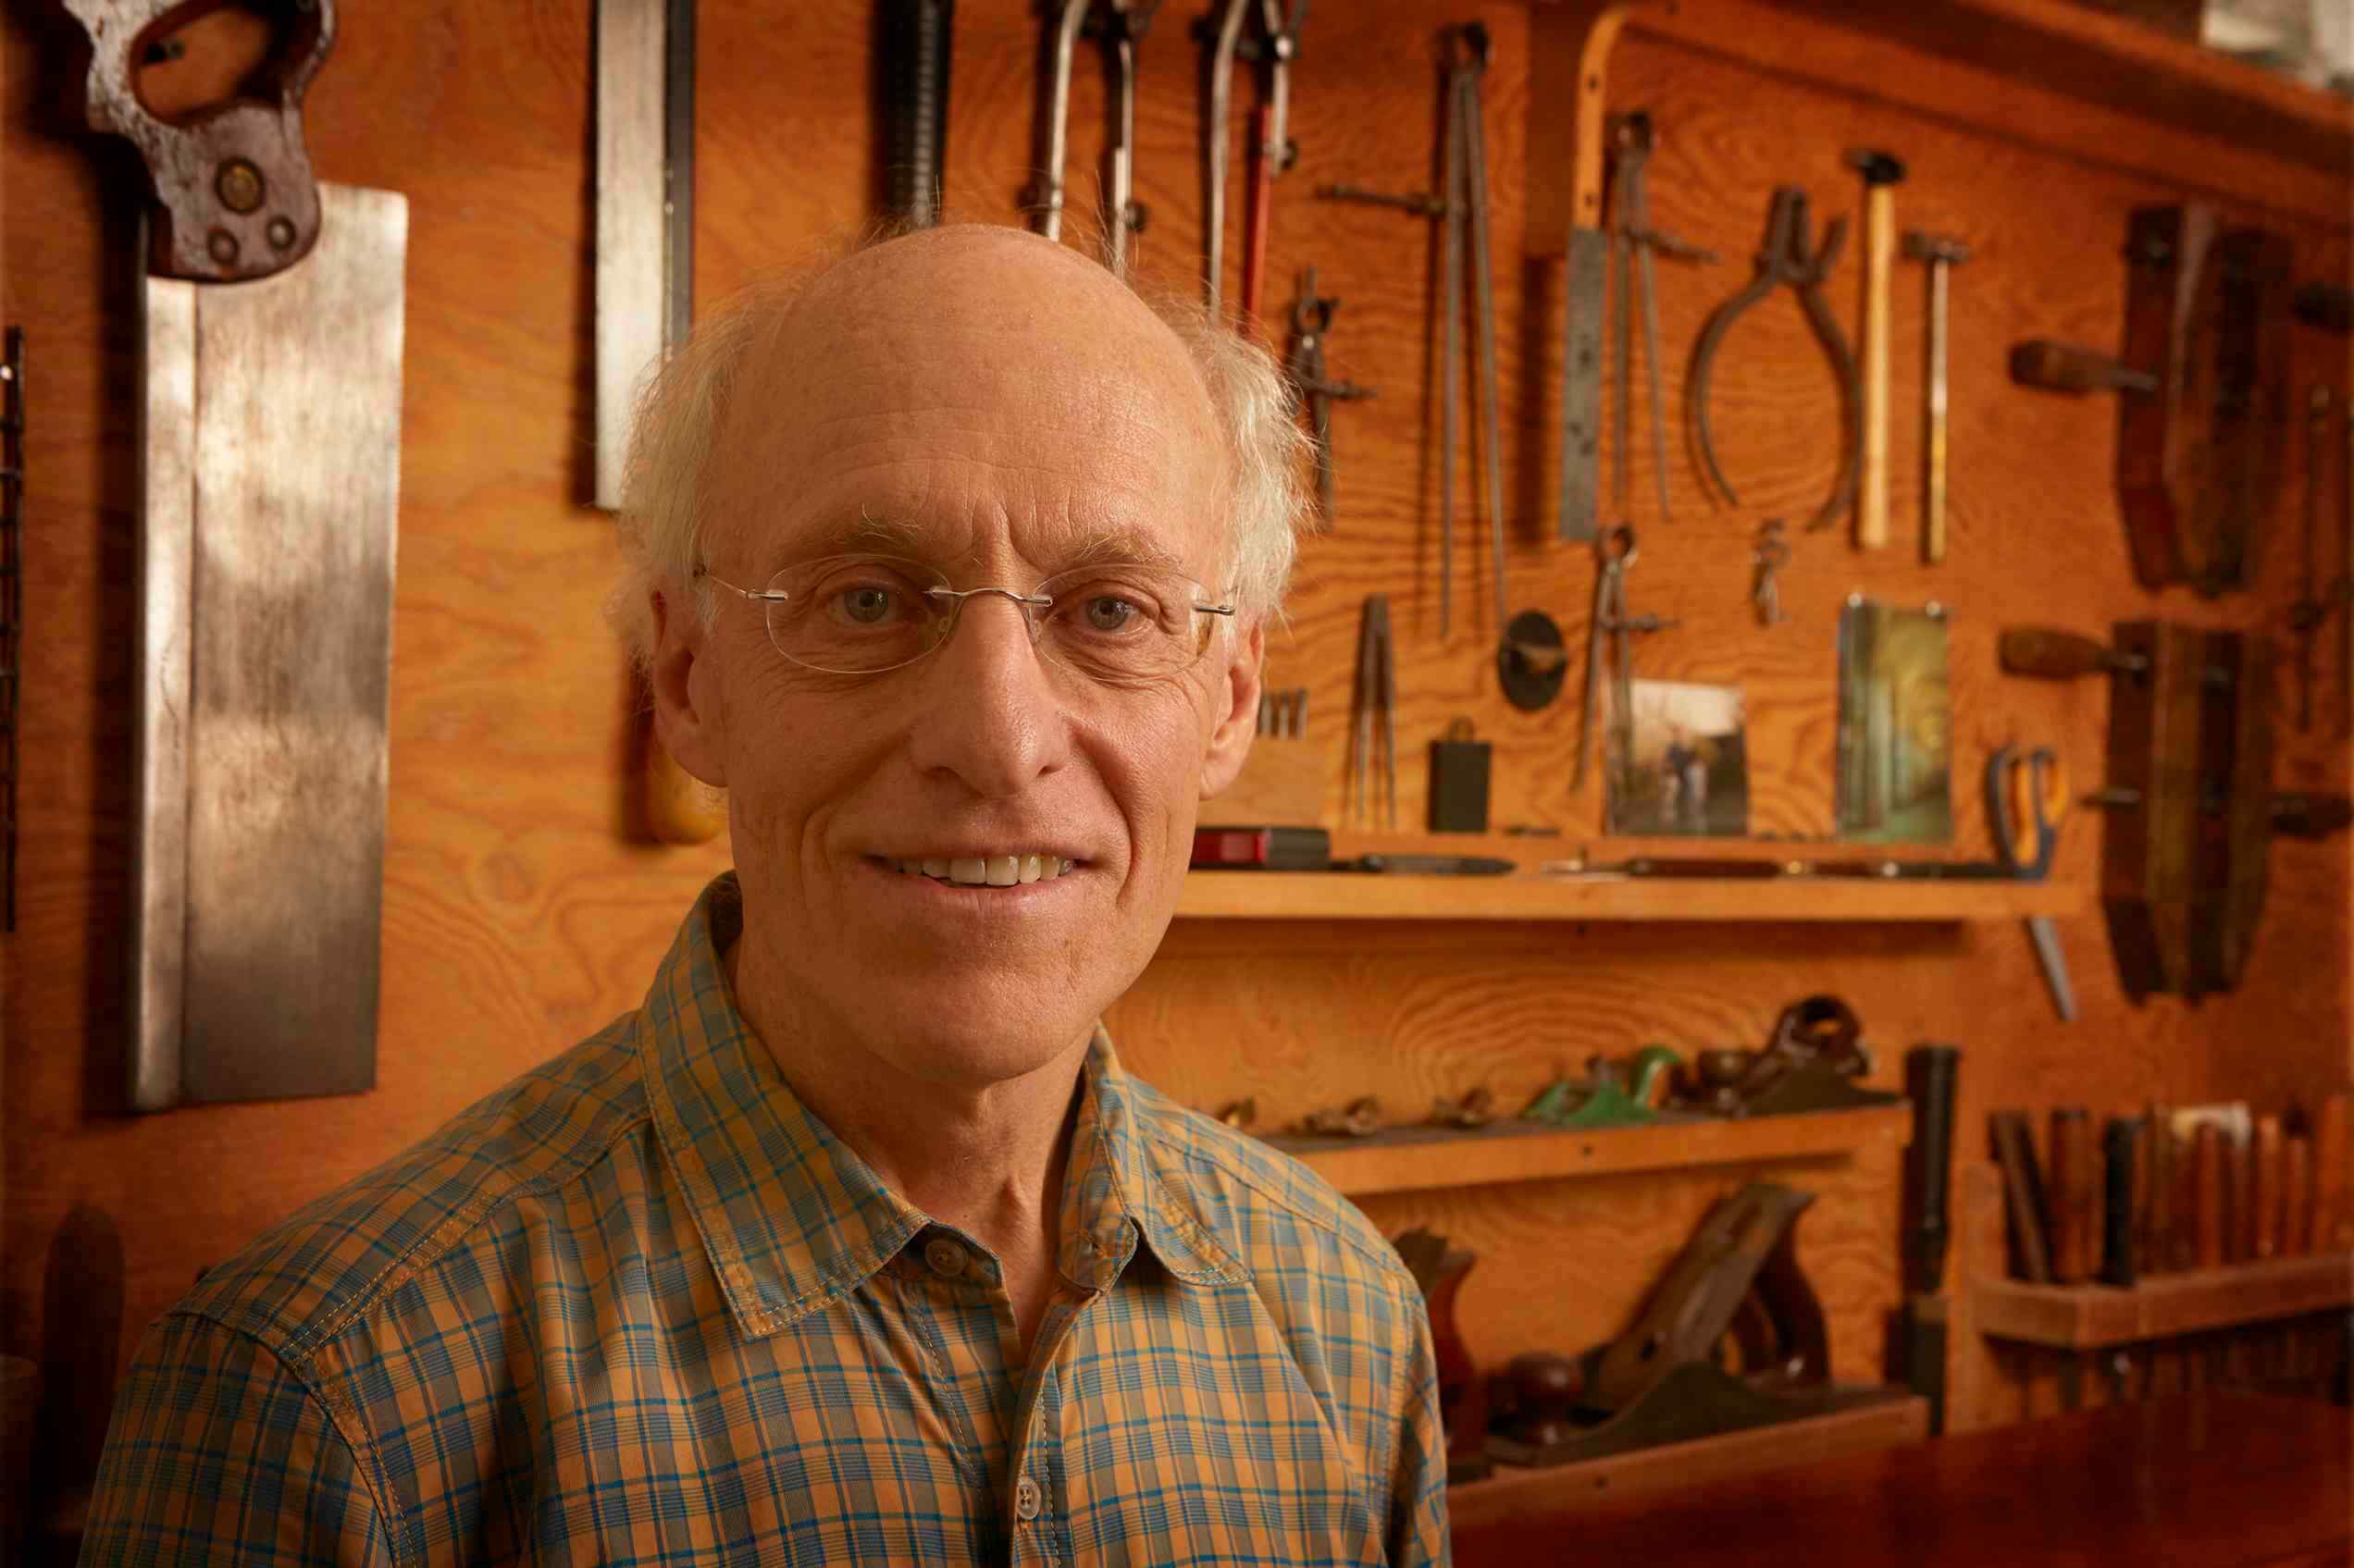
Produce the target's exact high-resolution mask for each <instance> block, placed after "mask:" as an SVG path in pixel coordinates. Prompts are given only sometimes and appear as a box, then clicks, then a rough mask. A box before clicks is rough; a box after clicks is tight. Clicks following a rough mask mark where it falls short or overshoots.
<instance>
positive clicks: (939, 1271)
mask: <svg viewBox="0 0 2354 1568" xmlns="http://www.w3.org/2000/svg"><path fill="white" fill-rule="evenodd" d="M923 1261H924V1262H925V1263H926V1264H927V1265H929V1266H931V1269H932V1272H933V1273H935V1274H936V1275H938V1276H939V1277H940V1278H943V1279H954V1278H956V1277H957V1276H958V1275H960V1274H962V1273H963V1272H964V1249H963V1248H962V1247H960V1246H958V1245H957V1244H956V1243H955V1242H954V1241H949V1240H948V1238H947V1237H946V1236H935V1237H933V1238H932V1240H930V1241H926V1242H924V1243H923Z"/></svg>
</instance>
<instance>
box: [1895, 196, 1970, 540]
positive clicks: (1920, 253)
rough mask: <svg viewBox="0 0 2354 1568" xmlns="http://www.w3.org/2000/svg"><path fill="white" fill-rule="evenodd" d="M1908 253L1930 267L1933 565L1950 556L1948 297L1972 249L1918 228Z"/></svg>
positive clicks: (1924, 523)
mask: <svg viewBox="0 0 2354 1568" xmlns="http://www.w3.org/2000/svg"><path fill="white" fill-rule="evenodd" d="M1904 253H1905V255H1906V256H1907V257H1908V258H1910V259H1911V260H1914V261H1917V262H1926V263H1927V264H1928V268H1929V377H1928V388H1927V393H1926V396H1927V399H1928V437H1927V440H1926V441H1925V442H1924V444H1923V445H1924V451H1925V453H1926V460H1927V465H1928V481H1927V487H1926V488H1924V490H1923V491H1922V501H1921V506H1922V516H1921V559H1922V560H1924V561H1926V562H1928V563H1929V564H1930V565H1932V566H1934V565H1936V564H1938V563H1939V562H1941V561H1943V560H1944V559H1945V463H1946V450H1945V421H1946V325H1945V323H1946V296H1947V295H1948V294H1949V293H1950V292H1951V289H1950V286H1949V285H1950V279H1951V273H1952V271H1953V269H1954V268H1955V267H1956V266H1958V265H1961V264H1962V263H1964V262H1965V261H1968V260H1969V259H1970V247H1969V246H1967V245H1964V243H1962V241H1959V240H1949V239H1946V238H1945V237H1944V236H1942V235H1938V234H1925V233H1923V232H1921V231H1920V230H1919V229H1914V230H1912V231H1910V232H1909V233H1907V234H1906V235H1905V236H1904Z"/></svg>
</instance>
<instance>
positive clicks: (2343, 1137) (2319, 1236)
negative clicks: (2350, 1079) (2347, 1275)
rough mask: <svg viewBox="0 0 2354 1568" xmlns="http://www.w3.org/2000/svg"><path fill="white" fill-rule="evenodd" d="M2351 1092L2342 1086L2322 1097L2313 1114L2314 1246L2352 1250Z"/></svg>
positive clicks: (2319, 1249) (2353, 1133) (2326, 1250)
mask: <svg viewBox="0 0 2354 1568" xmlns="http://www.w3.org/2000/svg"><path fill="white" fill-rule="evenodd" d="M2350 1102H2354V1095H2349V1094H2348V1093H2347V1092H2346V1091H2345V1090H2343V1089H2341V1090H2339V1091H2338V1092H2337V1093H2335V1094H2331V1095H2329V1096H2327V1097H2326V1098H2324V1099H2323V1101H2322V1105H2321V1109H2320V1110H2319V1111H2317V1112H2315V1113H2314V1116H2313V1250H2314V1251H2315V1252H2317V1253H2343V1252H2348V1251H2354V1199H2350V1198H2349V1195H2348V1191H2347V1176H2348V1147H2347V1145H2348V1141H2349V1138H2354V1126H2349V1119H2354V1118H2349V1111H2354V1103H2350Z"/></svg>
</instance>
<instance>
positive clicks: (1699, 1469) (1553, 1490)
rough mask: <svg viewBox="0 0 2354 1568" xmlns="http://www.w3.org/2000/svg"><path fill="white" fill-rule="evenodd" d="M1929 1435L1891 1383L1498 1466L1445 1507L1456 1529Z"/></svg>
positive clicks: (1450, 1494)
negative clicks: (1629, 1442) (1616, 1448)
mask: <svg viewBox="0 0 2354 1568" xmlns="http://www.w3.org/2000/svg"><path fill="white" fill-rule="evenodd" d="M1928 1435H1929V1401H1927V1400H1925V1399H1922V1398H1921V1397H1919V1396H1918V1395H1916V1394H1909V1393H1906V1392H1904V1391H1902V1389H1885V1390H1881V1391H1880V1393H1879V1395H1878V1397H1877V1398H1873V1399H1870V1400H1869V1401H1866V1402H1864V1403H1860V1404H1857V1405H1855V1406H1853V1407H1852V1408H1850V1409H1847V1410H1839V1411H1833V1412H1831V1413H1830V1414H1827V1415H1809V1416H1803V1417H1801V1418H1800V1419H1798V1420H1796V1421H1785V1422H1782V1423H1780V1424H1778V1425H1777V1426H1758V1427H1753V1428H1751V1429H1750V1430H1748V1431H1744V1432H1727V1433H1725V1434H1723V1435H1722V1436H1719V1437H1714V1438H1695V1439H1693V1440H1692V1441H1691V1442H1688V1443H1666V1444H1663V1445H1662V1446H1660V1447H1658V1448H1652V1449H1638V1450H1636V1451H1634V1452H1632V1453H1614V1454H1612V1455H1610V1456H1609V1457H1607V1458H1604V1459H1590V1460H1587V1461H1585V1462H1584V1463H1580V1464H1559V1465H1553V1466H1549V1467H1546V1468H1542V1469H1538V1468H1521V1467H1518V1466H1513V1465H1498V1466H1497V1467H1496V1470H1495V1472H1494V1474H1493V1475H1489V1476H1487V1477H1486V1478H1485V1479H1482V1480H1478V1481H1468V1482H1466V1483H1464V1484H1463V1485H1461V1486H1458V1487H1449V1488H1447V1513H1448V1516H1449V1518H1450V1520H1451V1522H1452V1524H1453V1526H1454V1528H1456V1530H1458V1531H1460V1530H1472V1529H1479V1528H1482V1527H1484V1526H1486V1525H1493V1524H1495V1523H1497V1522H1499V1521H1502V1520H1505V1519H1513V1518H1522V1517H1526V1516H1528V1515H1530V1514H1543V1513H1554V1512H1568V1511H1571V1510H1574V1509H1576V1508H1577V1507H1579V1506H1580V1504H1586V1503H1597V1502H1604V1501H1607V1500H1610V1499H1612V1498H1620V1497H1626V1496H1629V1494H1632V1493H1638V1492H1646V1491H1653V1490H1656V1489H1659V1488H1677V1489H1679V1490H1680V1489H1684V1488H1691V1487H1692V1486H1695V1485H1700V1484H1704V1483H1706V1482H1709V1481H1716V1480H1722V1479H1724V1478H1725V1477H1727V1476H1730V1475H1749V1474H1751V1473H1753V1472H1754V1471H1759V1470H1778V1469H1781V1468H1783V1467H1785V1466H1788V1465H1797V1464H1812V1463H1815V1462H1817V1461H1819V1460H1825V1459H1829V1458H1832V1457H1833V1456H1835V1455H1838V1454H1842V1453H1854V1452H1857V1451H1861V1450H1865V1449H1879V1448H1891V1447H1893V1446H1895V1445H1896V1444H1899V1443H1912V1442H1918V1441H1920V1440H1921V1439H1922V1438H1927V1436H1928Z"/></svg>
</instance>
